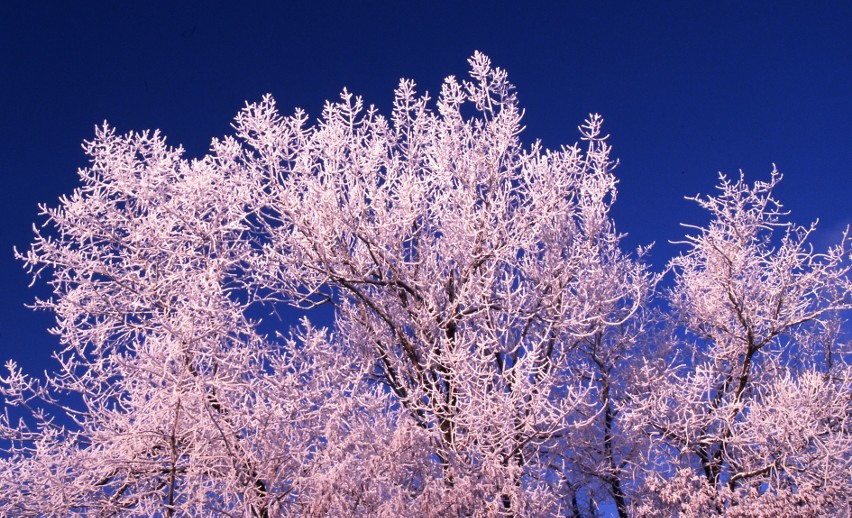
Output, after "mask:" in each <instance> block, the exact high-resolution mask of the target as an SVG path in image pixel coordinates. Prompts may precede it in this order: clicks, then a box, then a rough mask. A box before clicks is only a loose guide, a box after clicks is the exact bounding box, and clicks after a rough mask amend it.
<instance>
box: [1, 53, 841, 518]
mask: <svg viewBox="0 0 852 518" xmlns="http://www.w3.org/2000/svg"><path fill="white" fill-rule="evenodd" d="M469 63H470V65H471V80H470V81H462V82H459V81H457V80H456V79H455V78H453V77H449V78H447V80H446V81H445V82H444V85H443V87H442V89H441V92H440V95H439V96H438V99H437V103H436V108H435V109H432V108H430V103H429V101H430V99H429V97H428V96H427V95H424V96H418V95H417V93H416V92H415V85H414V83H413V82H411V81H407V80H403V81H401V83H400V86H399V88H398V89H397V91H396V96H395V100H394V107H393V112H392V114H391V117H390V118H389V119H386V118H384V117H382V116H381V115H379V114H378V112H377V110H376V109H375V108H373V107H372V106H370V107H365V105H364V103H363V101H362V100H361V99H360V98H358V97H354V96H352V95H351V94H349V93H348V92H347V91H345V90H344V92H343V94H342V95H341V99H340V101H339V102H336V103H327V104H326V106H325V109H324V110H323V113H322V116H321V117H320V119H319V120H318V122H317V123H315V124H313V125H312V124H310V123H309V121H308V117H307V115H306V114H305V113H304V112H301V111H298V110H297V111H296V112H295V113H294V114H293V115H291V116H282V115H281V114H280V113H279V112H278V110H277V108H276V105H275V102H274V100H273V99H272V98H271V97H268V96H267V97H265V98H264V99H263V100H262V101H260V102H258V103H253V104H247V105H246V108H245V109H244V110H242V111H241V112H240V113H239V114H238V115H237V117H236V120H235V123H234V128H235V136H234V137H227V138H225V139H223V140H214V141H213V143H212V144H211V149H210V153H209V154H208V155H207V156H205V157H203V158H201V159H198V160H192V161H187V160H185V159H183V158H182V150H180V149H174V148H170V147H168V146H167V145H166V144H165V141H164V139H163V138H161V137H160V136H159V135H158V134H156V133H155V134H148V133H143V134H130V135H127V136H118V135H116V133H115V132H114V130H111V129H109V128H108V127H106V126H104V128H102V129H100V130H98V132H97V134H96V137H95V140H94V141H92V142H91V143H88V144H87V145H86V146H85V149H86V152H87V153H88V154H89V156H90V157H91V159H92V165H91V166H90V167H89V168H88V169H84V170H82V171H81V172H80V175H81V180H82V186H81V187H80V188H78V189H77V190H76V191H75V193H74V194H73V195H72V196H70V197H67V198H63V199H61V200H60V204H59V207H57V208H43V209H42V210H43V213H44V215H45V216H46V218H47V223H48V226H47V229H46V230H40V229H37V230H36V238H35V242H34V244H33V245H32V247H31V249H30V250H29V251H28V252H27V253H26V254H19V256H20V257H21V259H23V260H24V261H25V263H26V265H27V267H28V268H29V269H30V271H31V272H32V273H33V274H34V278H37V277H38V276H39V275H41V274H43V273H46V274H48V275H49V276H50V277H49V278H50V280H49V282H50V284H51V285H52V287H53V289H54V296H53V298H51V299H49V300H41V301H37V303H36V307H38V308H42V309H47V310H50V311H52V312H54V313H55V314H56V316H57V327H56V329H55V332H56V334H57V335H58V336H59V337H60V340H61V343H62V345H63V349H62V351H61V352H60V353H58V354H57V359H58V360H59V368H58V371H57V372H56V373H55V374H52V375H48V376H46V377H45V378H44V379H43V380H40V381H38V380H34V379H32V378H30V377H27V376H25V375H24V374H23V373H21V371H20V369H18V368H17V367H16V366H15V365H14V363H11V362H10V364H9V367H10V374H9V375H8V376H7V377H6V378H4V379H3V394H4V396H5V398H6V401H7V404H10V405H18V406H21V407H25V408H26V409H28V410H29V415H27V416H26V417H25V418H24V419H23V420H22V421H20V422H17V423H16V422H13V421H12V419H10V418H9V417H8V414H7V417H6V418H5V419H3V420H2V421H0V434H1V435H0V437H2V438H3V439H4V440H5V441H6V443H5V445H6V451H7V455H6V456H5V458H4V459H3V461H2V464H0V509H2V510H3V511H4V512H5V513H11V514H24V515H27V514H29V515H42V514H46V515H68V514H87V513H91V514H116V513H120V514H134V515H168V516H171V515H175V514H177V515H184V514H188V515H199V514H210V513H217V514H224V515H253V516H272V515H280V514H298V515H309V516H317V515H344V514H357V515H378V516H399V515H418V516H446V515H460V516H461V515H465V516H470V515H473V516H484V515H488V516H491V515H506V516H509V515H511V516H520V515H539V514H554V515H556V514H560V515H561V514H569V513H573V514H574V515H581V514H583V513H586V512H588V513H589V514H595V513H597V512H598V511H597V506H598V504H599V503H607V502H608V503H611V504H612V505H613V506H614V507H615V508H616V509H617V511H618V512H619V514H620V515H622V516H626V515H628V514H629V513H630V511H631V509H633V510H639V511H640V512H653V511H654V510H655V507H654V506H663V505H668V504H669V503H671V502H676V503H678V504H679V505H682V506H683V508H684V510H685V512H688V509H695V508H697V507H695V506H697V505H700V502H699V501H698V500H697V499H696V498H693V497H694V496H697V495H698V496H700V495H704V496H706V502H709V503H712V505H713V506H715V507H713V508H710V509H711V511H714V510H715V511H718V512H725V511H728V512H736V511H739V510H740V509H743V510H748V509H751V508H753V507H749V506H752V504H754V505H757V503H759V504H760V505H763V506H766V505H769V504H768V503H767V502H769V501H770V500H772V499H774V500H772V501H773V502H775V503H776V504H777V503H779V502H792V501H793V500H796V499H799V500H801V502H802V503H803V504H805V503H806V504H808V505H811V506H812V507H811V508H824V509H830V508H837V509H839V508H841V507H842V506H843V505H847V504H848V497H846V496H845V495H846V494H848V493H844V489H845V488H846V487H847V486H846V485H843V484H844V483H843V482H842V481H843V480H846V484H847V485H848V482H849V481H848V476H847V478H846V479H843V477H842V476H840V477H839V479H840V480H841V482H837V483H834V482H832V485H831V487H827V486H826V485H825V484H823V485H820V484H819V482H818V479H817V477H816V474H817V472H818V470H835V471H834V472H835V473H842V472H841V471H838V470H840V469H842V468H843V467H844V466H846V467H847V468H848V465H849V462H850V460H849V452H850V451H852V448H850V445H849V432H848V425H847V417H848V415H849V413H850V402H849V397H848V394H849V369H848V367H847V366H846V365H847V362H848V359H849V351H848V350H847V348H848V346H847V345H844V344H843V343H842V341H841V340H839V339H838V338H837V336H838V335H837V331H838V330H839V329H840V327H838V326H839V324H838V322H839V320H838V319H837V317H834V316H832V315H835V314H836V312H837V311H839V310H842V309H845V308H848V307H849V305H850V286H849V279H848V275H847V272H848V266H845V265H846V263H845V262H844V260H845V259H844V257H845V254H846V252H845V250H844V249H843V248H842V247H840V248H836V249H832V251H830V252H829V253H827V254H825V255H815V254H813V253H811V252H810V251H809V250H808V249H806V248H804V243H805V238H806V237H807V231H804V230H802V229H798V228H796V227H790V230H788V233H787V237H785V238H784V239H783V241H782V243H781V244H780V245H779V246H777V247H776V248H773V247H772V246H773V245H772V242H771V240H769V239H768V238H767V237H766V234H767V233H771V230H772V229H773V228H775V227H776V226H777V225H778V224H779V223H778V217H779V216H780V215H781V214H780V213H779V212H777V211H774V209H773V208H772V207H773V205H772V203H774V201H773V200H772V199H771V197H769V196H768V194H767V193H768V192H769V190H770V189H771V186H774V184H775V183H777V179H776V176H773V181H772V182H771V183H770V184H762V183H758V184H757V185H756V187H755V188H753V189H752V188H749V187H748V186H746V185H745V184H744V183H743V182H742V181H740V182H739V183H735V184H731V183H729V182H727V183H723V195H722V196H720V197H717V198H713V197H711V198H708V199H706V200H701V203H702V204H703V205H704V206H705V207H706V208H708V209H710V210H711V212H712V213H713V215H714V216H715V217H716V221H714V223H712V224H711V226H710V228H709V229H707V230H700V232H699V235H697V236H693V237H689V238H688V242H689V243H690V244H691V246H692V248H691V249H690V251H689V252H688V253H687V254H685V255H683V256H681V257H680V258H678V259H676V260H675V261H674V262H673V266H672V269H673V271H674V272H675V287H674V288H673V289H672V290H671V291H670V292H669V295H668V300H669V301H670V306H671V308H672V311H671V314H672V315H673V317H672V319H669V320H667V319H666V318H662V317H661V316H660V315H662V314H663V313H662V312H661V311H660V310H658V309H657V308H655V306H654V305H653V304H652V302H651V301H652V298H653V296H654V293H655V291H656V290H657V288H656V286H657V284H658V281H659V280H660V279H659V276H657V275H654V274H652V273H651V272H650V270H649V268H648V266H647V265H645V264H644V262H643V251H642V250H639V252H638V253H637V254H635V255H633V254H628V253H625V252H623V251H622V250H621V247H620V235H619V234H618V233H617V231H616V229H615V225H614V223H613V222H612V220H611V219H610V217H609V210H610V207H611V206H612V204H613V203H614V201H615V198H616V183H617V181H616V178H615V176H614V175H613V168H614V166H615V163H614V161H613V160H611V158H610V147H609V145H608V144H607V143H606V136H605V135H604V134H603V133H602V130H601V124H602V119H601V118H600V117H599V116H597V115H592V116H590V117H589V119H588V120H587V121H586V122H585V123H584V124H583V125H582V126H581V127H580V132H581V137H582V139H583V145H582V146H581V145H574V146H571V147H563V148H561V149H560V150H559V151H549V150H544V149H543V148H542V147H541V145H540V144H539V143H534V144H532V145H531V146H529V147H525V146H524V145H523V144H522V143H521V141H520V138H519V134H520V132H521V129H522V128H521V111H520V109H519V107H518V101H517V99H516V96H515V93H514V89H513V87H512V85H511V84H510V83H509V82H508V80H507V76H506V73H505V72H504V71H503V70H501V69H499V68H493V67H492V66H491V64H490V62H489V60H488V59H487V58H486V57H485V56H483V55H482V54H479V53H477V54H475V55H474V56H473V58H471V60H470V61H469ZM761 203H762V204H761ZM845 242H846V241H845V240H844V243H845ZM720 250H721V251H720ZM734 264H736V269H734V267H733V266H732V265H734ZM726 268H727V269H726ZM726 283H727V284H726ZM772 297H775V298H772ZM767 301H768V302H767ZM770 303H771V304H772V305H767V304H770ZM287 305H290V306H296V307H297V308H299V310H300V311H306V312H307V313H306V315H311V313H310V310H311V309H313V308H315V307H317V306H328V307H331V308H333V315H334V317H333V318H334V320H333V324H332V325H331V329H330V330H329V329H320V328H317V327H316V325H315V324H312V323H311V322H310V321H309V320H308V318H307V316H305V315H303V316H302V320H301V322H300V323H299V325H297V326H295V327H294V328H293V329H290V330H289V331H288V330H287V329H286V327H284V328H282V324H281V323H280V321H277V320H276V319H275V318H274V317H275V316H276V315H285V316H288V315H294V314H296V315H298V312H296V313H294V311H293V310H288V309H287V308H286V306H287ZM767 308H768V309H767ZM270 317H272V318H270ZM669 321H672V322H676V323H677V324H678V325H671V326H669V325H668V322H669ZM285 326H286V324H285ZM738 326H739V327H738ZM279 331H280V332H279ZM656 337H666V340H662V339H658V338H656ZM776 345H777V347H776ZM782 345H783V347H782ZM738 347H739V349H738ZM776 349H777V351H778V352H777V353H773V352H771V351H775V350H776ZM785 351H786V352H785ZM800 351H802V353H801V354H799V352H800ZM758 352H759V354H758ZM803 355H804V356H803ZM807 355H810V356H807ZM654 357H659V358H660V360H659V361H658V360H654V359H653V358H654ZM764 357H765V358H766V359H765V360H764V359H763V358H764ZM805 358H813V359H814V362H816V363H815V364H809V363H807V362H805ZM797 361H800V362H804V363H797ZM806 367H807V368H806ZM808 369H810V370H808ZM702 383H704V385H702ZM813 394H815V395H818V396H819V397H821V398H823V400H824V401H826V402H828V403H830V404H828V406H827V407H826V409H823V410H818V409H816V408H814V407H813V405H811V406H810V407H809V408H811V410H810V413H808V412H805V411H804V407H805V406H806V405H803V404H802V403H801V401H802V400H803V399H804V398H806V397H807V396H808V395H813ZM690 398H691V399H690ZM791 402H798V404H799V405H800V406H801V407H802V413H801V415H799V417H798V418H799V420H800V423H801V425H802V426H810V427H811V428H807V429H810V430H812V433H811V435H810V436H808V437H809V438H808V439H806V440H805V442H804V443H802V444H803V445H801V446H798V447H796V448H792V449H790V448H787V449H784V448H782V447H781V446H777V445H776V442H778V441H780V442H781V443H783V444H784V445H787V444H788V443H790V441H792V438H791V437H792V436H790V437H788V436H784V437H783V438H781V439H773V441H775V442H771V444H770V442H768V441H769V439H766V438H761V433H762V431H763V430H766V429H767V427H768V426H772V423H774V422H775V421H772V419H775V420H776V421H778V420H779V419H780V418H779V417H778V416H779V415H780V412H782V410H784V409H786V408H787V407H786V405H789V404H791ZM684 412H686V414H685V413H684ZM684 415H686V416H687V417H686V418H684V417H683V416H684ZM696 416H697V417H696ZM708 416H709V417H708ZM684 419H686V421H684ZM702 419H703V420H702ZM684 424H685V425H686V426H687V427H688V434H687V435H678V434H679V433H680V430H682V429H683V428H678V426H681V425H684ZM702 427H703V428H702ZM761 427H762V428H761ZM802 429H806V428H802ZM789 430H791V432H790V433H792V430H794V429H793V428H790V429H789ZM788 435H789V434H788ZM761 441H762V442H761ZM785 441H786V442H785ZM809 441H810V442H809ZM828 444H830V445H831V447H832V448H834V450H832V451H833V452H834V454H833V456H826V455H824V454H823V453H822V452H823V451H824V450H822V449H821V447H822V445H828ZM784 447H786V446H784ZM773 448H775V449H773ZM779 448H781V449H779ZM648 452H650V453H648ZM681 453H683V455H686V457H684V458H683V459H681ZM767 456H770V457H771V458H773V459H775V458H776V457H777V459H778V460H777V461H773V464H772V466H771V467H766V466H765V465H764V464H760V462H761V461H760V459H762V458H767ZM687 457H688V458H687ZM847 471H848V469H847ZM353 473H358V474H359V476H357V477H353V476H352V474H353ZM819 473H823V471H819ZM701 476H703V477H704V478H703V480H700V479H699V477H701ZM693 486H695V487H697V488H699V489H700V490H696V491H695V494H694V495H690V494H687V492H688V491H690V490H691V488H692V487H693ZM672 495H674V496H672ZM785 499H786V500H785ZM799 500H796V501H797V502H798V501H799ZM642 505H645V507H641V506H642ZM773 505H775V504H773ZM779 505H780V504H779ZM689 506H693V507H691V508H690V507H689ZM814 506H816V507H814ZM820 506H821V507H820ZM832 506H833V507H832Z"/></svg>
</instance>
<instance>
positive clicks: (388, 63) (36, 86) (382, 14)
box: [0, 1, 852, 370]
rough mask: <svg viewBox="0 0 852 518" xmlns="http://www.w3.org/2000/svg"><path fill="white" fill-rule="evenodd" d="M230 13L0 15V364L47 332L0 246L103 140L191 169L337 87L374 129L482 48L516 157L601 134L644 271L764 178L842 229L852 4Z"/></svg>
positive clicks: (419, 6)
mask: <svg viewBox="0 0 852 518" xmlns="http://www.w3.org/2000/svg"><path fill="white" fill-rule="evenodd" d="M170 4H175V5H170ZM229 4H231V5H229V6H227V7H226V6H224V2H223V3H222V5H219V4H218V3H216V2H162V3H160V2H134V3H131V2H58V1H57V2H27V1H7V2H3V3H2V5H0V70H1V71H2V79H0V107H2V113H0V173H2V175H3V185H4V188H3V189H0V196H2V199H0V211H2V212H0V218H2V221H3V225H2V227H0V276H2V277H0V286H3V287H4V288H5V290H4V293H3V295H2V296H0V360H5V359H6V358H9V357H15V358H17V359H19V360H21V362H22V363H23V364H24V366H25V367H27V368H30V369H36V370H38V369H42V368H44V367H45V366H48V365H50V364H49V363H46V362H45V361H44V358H45V357H46V355H47V354H48V352H49V351H50V350H51V349H53V348H55V347H56V343H57V340H56V338H54V337H50V336H48V335H47V333H46V331H45V329H46V327H47V326H49V325H50V324H51V318H50V316H49V315H45V314H42V315H35V314H32V313H31V312H30V311H29V310H27V309H25V308H24V307H23V304H24V303H26V302H29V301H31V300H32V298H33V296H34V295H35V293H36V292H37V290H33V289H28V288H27V284H28V282H29V279H28V277H27V276H26V275H25V274H24V272H23V271H22V269H21V267H20V265H19V264H18V263H17V262H16V261H15V260H14V259H13V258H12V247H13V245H14V246H17V247H18V248H19V249H25V248H26V247H27V244H28V243H29V241H30V238H31V236H32V233H31V224H32V222H34V221H36V220H37V207H36V206H37V204H38V203H40V202H47V203H49V204H55V203H56V201H57V198H58V197H59V196H60V195H62V194H65V193H69V192H70V191H71V190H72V189H73V188H74V186H75V185H76V182H77V178H76V174H75V171H76V169H77V168H78V167H81V166H85V165H86V158H85V156H84V155H83V153H82V151H81V149H80V142H81V141H82V140H83V139H88V138H90V137H91V136H92V134H93V127H94V126H95V125H96V124H99V123H100V122H102V121H104V120H108V121H109V122H110V123H111V124H112V125H113V126H116V127H117V128H118V129H119V131H121V132H126V131H130V130H142V129H148V128H151V129H153V128H159V129H161V130H162V131H163V132H164V133H165V134H166V135H167V136H168V138H169V141H170V142H171V143H172V144H178V143H180V144H183V145H184V146H185V148H186V149H187V151H188V154H189V155H190V156H197V155H201V154H203V153H204V152H205V151H206V149H207V146H208V144H209V142H210V139H211V137H214V136H221V135H223V134H226V133H228V132H229V131H230V127H229V124H230V121H231V119H232V117H233V115H234V114H235V113H236V112H237V111H238V110H239V109H240V108H241V107H242V105H243V103H244V102H245V101H246V100H252V101H254V100H258V99H259V98H260V97H261V96H262V95H263V94H264V93H272V94H273V95H274V96H275V97H276V99H277V100H278V103H279V107H280V108H281V109H282V110H283V111H285V112H289V111H291V109H292V108H293V107H295V106H299V107H302V108H305V109H307V110H308V111H309V112H310V113H311V114H312V115H314V116H315V115H317V114H318V112H319V110H320V108H321V106H322V103H323V101H324V100H325V99H328V98H334V97H335V96H336V95H337V93H338V92H339V91H340V89H341V88H342V87H343V86H346V87H348V88H349V90H350V91H353V92H355V93H358V94H362V95H363V96H364V97H365V99H366V100H367V101H368V102H370V103H375V104H376V105H378V106H379V107H380V108H381V109H382V110H384V111H387V108H388V107H389V106H390V101H391V99H392V90H393V88H394V87H395V86H396V84H397V82H398V80H399V78H400V77H403V76H404V77H408V78H412V79H414V80H415V81H417V82H418V84H419V85H420V87H421V89H428V90H429V91H430V92H431V93H434V92H436V90H437V89H438V87H439V86H440V84H441V80H442V79H443V77H444V76H446V75H449V74H455V75H459V76H461V75H464V74H465V73H466V71H467V64H466V59H467V57H469V56H470V55H471V54H472V53H473V51H474V50H481V51H483V52H485V53H486V54H488V55H489V56H490V57H491V58H492V60H493V62H494V63H495V64H496V65H498V66H501V67H503V68H505V69H507V70H508V71H509V77H510V80H511V81H512V82H513V83H514V84H515V85H516V86H517V88H518V92H519V96H520V100H521V104H522V105H523V107H524V108H525V109H526V113H527V116H526V119H525V122H526V126H527V130H526V132H525V134H524V138H525V139H526V140H527V141H531V140H532V139H535V138H540V139H542V141H543V142H544V143H545V145H547V146H549V147H556V146H559V145H560V144H568V143H573V142H574V141H575V140H576V139H577V137H578V134H577V131H576V127H577V125H578V124H579V123H580V122H581V121H582V120H583V118H584V117H585V115H586V114H587V113H589V112H599V113H601V114H602V115H603V116H604V117H605V118H606V121H607V123H606V129H607V131H608V132H609V133H610V134H611V135H612V137H611V142H612V144H613V145H614V153H615V155H616V156H618V157H619V158H620V160H621V165H620V167H619V169H618V176H619V177H620V178H621V186H620V195H619V200H618V203H617V206H616V209H615V218H616V222H617V224H618V226H619V228H620V229H621V230H622V231H625V232H628V233H629V234H630V235H629V237H628V238H627V240H626V243H627V244H628V245H629V246H630V247H633V246H635V245H636V244H640V243H649V242H651V241H656V242H657V243H658V246H657V247H656V248H655V249H654V253H653V256H652V260H653V261H654V263H655V265H656V266H658V267H661V266H662V265H663V264H664V263H665V261H666V260H667V259H668V257H670V256H671V254H673V253H675V252H676V250H677V248H676V247H673V246H671V245H668V244H667V243H666V241H667V240H671V239H676V238H677V237H679V236H680V235H682V231H681V229H680V228H679V227H678V223H679V222H681V221H687V222H693V223H695V222H702V221H704V220H703V219H702V217H703V215H702V214H701V213H700V212H699V211H697V210H695V209H694V208H693V207H692V206H691V205H690V203H689V202H686V201H684V200H683V196H684V195H688V194H695V193H697V192H703V193H706V192H708V191H711V190H712V188H713V185H714V184H715V181H716V174H717V171H720V170H722V171H726V172H729V173H731V174H737V170H738V169H740V168H741V169H743V170H745V172H746V174H747V176H748V177H749V178H750V179H758V178H761V179H762V178H766V177H767V176H768V173H769V171H770V169H771V164H772V163H773V162H775V163H777V164H778V167H779V169H780V170H782V171H783V172H785V175H786V176H785V180H784V182H783V185H782V188H781V189H780V191H779V193H778V194H779V196H780V197H781V199H782V201H784V202H785V205H786V206H787V208H788V209H790V210H792V211H793V219H794V220H796V221H799V222H802V223H805V222H809V221H811V220H813V219H815V218H817V217H819V218H820V220H821V228H822V229H823V231H822V232H820V233H819V234H818V236H817V238H818V241H820V242H821V243H820V244H821V245H824V244H825V243H828V242H830V241H834V240H835V239H834V238H835V236H837V235H838V234H839V231H840V229H842V228H843V227H845V226H846V225H847V224H849V223H850V221H852V210H850V207H849V203H848V199H849V197H850V194H852V179H850V170H852V29H850V27H852V2H831V3H829V2H727V1H725V2H700V3H699V2H673V1H672V2H665V3H657V4H656V5H647V4H648V3H647V2H634V1H623V2H599V1H584V2H569V1H565V2H547V3H541V2H539V3H537V2H521V1H516V2H493V1H492V2H485V1H483V2H478V3H472V2H470V3H469V2H425V1H424V2H354V1H350V2H322V1H310V2H309V1H302V2H290V3H289V4H292V5H284V4H285V2H278V3H276V6H274V7H273V6H272V5H271V3H261V2H230V3H229ZM237 4H239V5H237ZM279 4H280V5H279ZM362 4H363V5H362ZM42 291H43V289H42Z"/></svg>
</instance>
